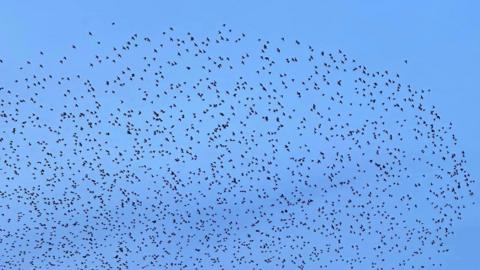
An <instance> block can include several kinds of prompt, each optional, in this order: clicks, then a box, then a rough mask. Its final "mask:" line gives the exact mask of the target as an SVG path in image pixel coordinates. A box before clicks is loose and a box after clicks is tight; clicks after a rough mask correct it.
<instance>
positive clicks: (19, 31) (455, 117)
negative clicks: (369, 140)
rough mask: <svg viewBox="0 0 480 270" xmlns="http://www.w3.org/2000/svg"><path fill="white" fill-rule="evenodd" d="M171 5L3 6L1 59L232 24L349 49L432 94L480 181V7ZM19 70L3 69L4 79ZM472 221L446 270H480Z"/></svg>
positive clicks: (477, 217) (461, 230)
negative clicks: (96, 37) (91, 40)
mask: <svg viewBox="0 0 480 270" xmlns="http://www.w3.org/2000/svg"><path fill="white" fill-rule="evenodd" d="M169 2H174V4H172V3H167V1H121V0H118V1H113V0H104V1H100V0H77V1H65V0H63V1H60V0H58V1H35V0H31V1H19V0H11V1H10V0H3V1H0V58H3V59H4V61H5V62H7V63H9V64H13V63H20V62H22V61H24V60H25V59H29V58H31V57H38V51H39V50H40V49H44V50H46V51H47V52H48V51H54V50H55V51H57V52H61V51H62V50H64V51H65V50H67V49H68V48H69V46H70V45H71V44H72V43H73V42H75V41H76V40H78V36H79V35H83V34H85V33H86V32H87V31H89V30H90V29H95V31H97V32H99V31H103V32H104V33H103V37H104V38H105V37H108V33H107V29H109V28H108V27H109V26H110V22H112V21H115V22H116V24H117V25H118V26H119V27H118V28H116V29H117V30H118V31H120V32H121V31H124V32H125V35H124V36H126V35H127V34H130V33H131V32H140V31H141V32H144V33H149V32H153V29H156V28H158V27H161V28H162V29H163V28H165V26H169V25H173V26H175V27H176V28H177V29H184V30H185V31H192V32H195V33H199V32H200V33H201V32H208V31H209V30H210V29H216V28H217V27H219V25H221V24H222V23H226V24H228V25H229V26H230V27H231V28H234V29H236V30H238V31H245V32H248V33H253V34H255V35H258V36H264V37H266V38H267V39H268V38H269V37H278V36H283V35H285V36H290V37H294V38H296V39H298V40H303V41H305V42H308V43H309V44H312V45H313V46H314V47H315V48H322V49H326V50H335V49H338V48H341V49H342V50H343V51H345V52H346V53H347V54H349V55H350V56H353V57H355V58H356V59H358V60H359V61H360V62H361V63H364V64H365V65H366V66H368V67H369V68H371V69H374V70H377V69H380V70H383V69H391V70H396V71H400V72H401V74H402V75H403V79H404V80H407V81H410V82H411V84H412V85H414V86H415V87H417V88H430V89H432V94H431V95H430V97H429V99H430V101H431V102H432V103H434V104H437V107H438V111H439V112H440V113H441V115H442V117H443V118H444V119H446V120H450V121H452V122H453V123H454V127H455V129H456V133H457V136H458V138H459V141H460V142H459V144H460V146H461V147H462V148H463V149H465V150H466V152H467V159H468V162H469V163H468V167H469V169H470V171H471V172H472V174H473V175H474V176H475V177H476V178H477V179H478V178H479V177H480V143H479V142H478V139H479V132H480V120H479V117H480V106H479V105H478V101H479V99H480V91H479V90H480V89H478V80H479V79H480V68H479V67H478V65H479V62H480V15H479V14H480V2H479V1H473V0H472V1H466V0H456V1H438V0H437V1H433V0H431V1H418V0H402V1H341V0H335V1H333V0H332V1H282V0H266V1H260V0H255V1H184V0H183V1H182V0H180V1H169ZM118 34H121V33H116V34H115V36H120V35H118ZM404 59H408V61H409V63H408V65H407V66H405V65H404V64H403V60H404ZM9 72H10V71H9V70H8V68H5V67H1V68H0V77H4V76H5V77H7V76H9ZM1 79H3V78H1ZM476 190H477V193H479V194H480V192H479V191H478V190H479V189H478V187H477V188H476ZM477 201H478V199H477ZM465 217H466V219H465V220H464V221H463V222H462V223H459V224H458V225H457V230H456V235H455V236H454V237H453V238H452V239H450V240H449V241H450V242H449V244H450V247H451V250H452V252H451V253H449V254H448V255H447V256H445V258H443V260H442V261H443V263H444V264H445V265H446V267H445V269H480V262H478V256H479V255H480V251H478V250H479V249H478V243H480V209H479V207H475V208H474V207H472V208H470V209H469V210H468V212H467V213H466V215H465Z"/></svg>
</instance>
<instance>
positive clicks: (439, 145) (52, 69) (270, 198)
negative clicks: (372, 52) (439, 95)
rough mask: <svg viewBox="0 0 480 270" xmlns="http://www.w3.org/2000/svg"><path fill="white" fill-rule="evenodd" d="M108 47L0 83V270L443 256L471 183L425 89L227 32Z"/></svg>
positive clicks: (412, 260) (326, 263)
mask: <svg viewBox="0 0 480 270" xmlns="http://www.w3.org/2000/svg"><path fill="white" fill-rule="evenodd" d="M108 43H109V42H108V41H107V42H105V41H101V40H100V38H99V37H97V35H96V34H95V33H93V32H88V33H86V34H85V40H84V41H83V42H80V43H77V44H75V45H72V46H71V48H68V53H66V54H65V56H60V57H55V56H54V53H52V55H49V54H47V53H44V52H43V51H41V52H40V55H39V56H38V57H37V58H36V60H34V59H31V60H29V61H26V62H25V63H24V64H23V65H22V66H21V67H19V68H18V70H16V71H15V72H16V73H15V74H17V75H15V76H18V77H17V78H16V79H12V78H10V77H8V78H2V79H1V81H0V121H1V125H0V149H1V150H0V158H1V166H0V175H1V176H0V178H1V189H0V224H1V226H0V254H1V255H0V268H1V269H436V268H440V267H441V266H442V264H441V262H440V261H439V257H441V256H442V254H443V253H445V252H448V247H447V243H446V240H447V239H448V237H449V236H451V235H452V234H453V228H454V225H455V224H456V223H455V222H456V221H458V220H460V219H462V212H463V210H464V208H465V207H467V206H468V205H469V204H470V203H472V202H473V192H472V191H471V188H470V187H471V186H472V184H473V183H474V180H473V179H472V177H471V176H470V175H469V174H468V172H467V171H466V169H465V164H466V159H465V153H464V152H463V151H460V150H459V149H457V148H458V147H457V146H456V144H457V139H456V137H455V135H454V133H453V129H452V124H451V123H444V122H443V121H442V119H441V118H440V116H439V114H438V113H437V111H436V109H435V106H433V105H431V104H428V101H427V100H426V99H425V96H426V95H427V92H429V91H428V90H417V89H415V88H414V87H412V86H411V85H409V84H407V83H405V82H404V81H402V79H401V77H400V75H398V74H396V73H394V72H391V71H388V70H385V71H381V72H380V71H370V70H369V69H368V68H367V67H365V66H364V65H362V64H360V63H358V62H357V61H356V60H355V59H352V58H351V57H349V56H348V55H346V54H345V53H344V52H342V51H341V50H338V51H335V52H324V51H318V50H316V49H314V48H313V47H312V46H308V45H306V44H303V43H302V42H300V41H298V40H290V39H288V38H279V39H278V40H275V41H269V40H264V39H261V38H258V39H257V38H251V37H249V36H247V35H246V34H245V33H241V32H235V31H232V30H231V29H229V28H228V27H227V26H226V25H223V26H221V27H220V29H219V30H218V31H214V32H212V33H211V34H210V35H208V36H203V35H193V34H192V33H178V31H175V30H174V29H173V28H171V27H170V28H169V29H166V31H165V32H160V33H159V34H158V35H154V36H150V37H146V36H142V35H140V34H136V33H135V34H132V35H131V36H129V37H128V38H127V39H125V40H124V41H122V42H120V43H115V44H108ZM110 43H114V42H113V41H111V42H110ZM0 61H1V62H0V65H3V67H5V66H6V65H7V66H8V65H9V63H8V61H7V60H6V59H3V60H0ZM405 64H406V62H405ZM0 67H1V66H0Z"/></svg>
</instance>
